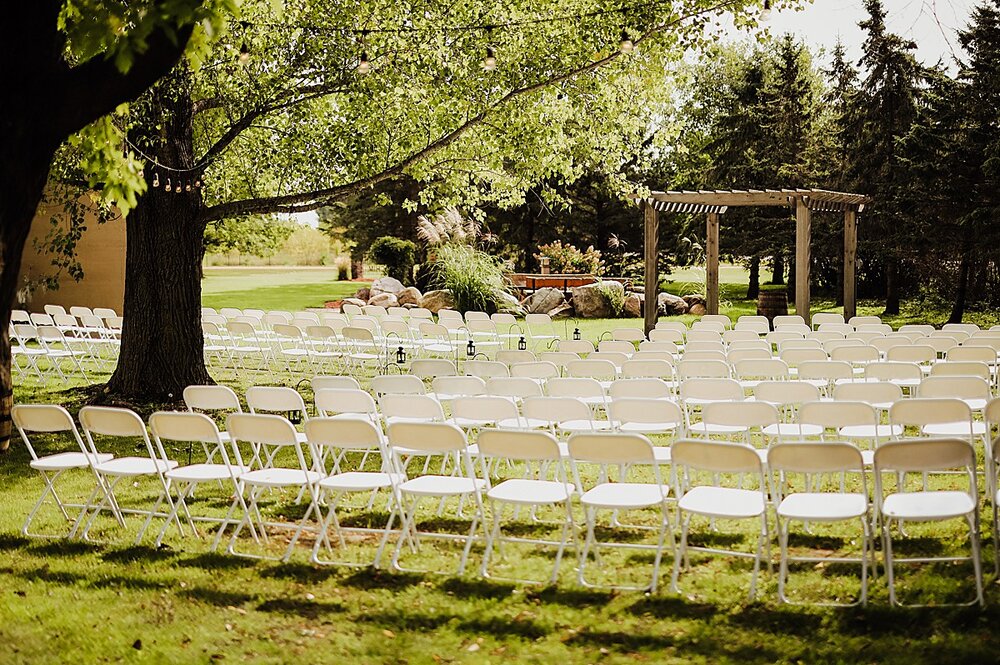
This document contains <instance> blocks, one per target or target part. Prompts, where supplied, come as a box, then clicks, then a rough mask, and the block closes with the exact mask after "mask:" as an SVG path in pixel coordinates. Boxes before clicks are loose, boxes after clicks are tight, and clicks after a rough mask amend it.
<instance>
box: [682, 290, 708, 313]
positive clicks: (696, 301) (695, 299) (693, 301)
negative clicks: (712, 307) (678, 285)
mask: <svg viewBox="0 0 1000 665" xmlns="http://www.w3.org/2000/svg"><path fill="white" fill-rule="evenodd" d="M684 302H686V303H687V304H688V309H690V308H692V307H694V306H695V305H701V306H702V307H705V306H706V305H708V301H707V300H705V296H703V295H701V294H700V293H689V294H687V295H686V296H684ZM691 313H692V314H693V313H694V312H691Z"/></svg>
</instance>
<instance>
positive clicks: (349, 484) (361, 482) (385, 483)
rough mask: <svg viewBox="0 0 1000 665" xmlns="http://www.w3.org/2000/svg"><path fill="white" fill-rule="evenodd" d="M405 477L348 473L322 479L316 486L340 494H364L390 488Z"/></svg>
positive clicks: (358, 472) (366, 472)
mask: <svg viewBox="0 0 1000 665" xmlns="http://www.w3.org/2000/svg"><path fill="white" fill-rule="evenodd" d="M405 480H406V476H404V475H403V474H401V473H379V472H376V471H348V472H347V473H338V474H337V475H335V476H330V477H329V478H324V479H323V480H321V481H319V483H318V484H317V485H318V486H319V487H320V488H322V489H325V490H335V491H341V492H365V491H368V490H375V489H383V488H386V487H392V485H393V483H401V482H403V481H405Z"/></svg>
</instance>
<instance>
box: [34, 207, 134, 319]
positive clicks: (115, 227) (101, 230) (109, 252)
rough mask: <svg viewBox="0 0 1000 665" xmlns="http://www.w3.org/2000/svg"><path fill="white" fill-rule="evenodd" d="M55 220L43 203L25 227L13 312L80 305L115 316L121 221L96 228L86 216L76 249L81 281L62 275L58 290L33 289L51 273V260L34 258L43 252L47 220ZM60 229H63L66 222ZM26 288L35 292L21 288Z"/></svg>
mask: <svg viewBox="0 0 1000 665" xmlns="http://www.w3.org/2000/svg"><path fill="white" fill-rule="evenodd" d="M59 214H60V209H59V207H57V206H53V205H47V204H45V203H43V204H42V205H41V206H40V207H39V209H38V213H37V214H36V215H35V219H34V221H33V222H32V223H31V233H30V234H29V236H28V242H27V244H25V247H24V255H23V257H22V262H21V278H20V286H21V288H20V289H19V292H18V298H19V303H18V304H16V305H15V307H18V308H24V309H28V310H29V311H32V312H37V311H41V309H42V308H43V307H44V306H45V305H62V306H63V307H66V308H67V309H69V308H70V307H71V306H73V305H84V306H86V307H91V308H93V307H111V308H112V309H114V310H115V311H116V312H119V313H120V312H121V311H122V303H123V301H124V297H125V221H124V220H122V219H115V220H112V221H109V222H105V223H104V224H98V223H97V218H96V216H94V215H91V214H88V215H87V216H86V226H87V229H86V230H85V231H84V232H83V234H82V235H81V237H80V241H79V243H78V244H77V256H78V258H79V261H80V264H81V266H82V267H83V274H84V277H83V279H82V280H80V281H79V282H77V281H76V280H74V279H73V278H72V277H70V276H68V275H67V274H65V271H63V273H62V274H61V275H60V278H59V288H58V289H56V290H49V289H46V288H44V287H39V286H37V283H38V281H39V279H40V278H41V277H44V276H45V275H51V274H54V273H55V272H56V269H55V268H54V267H53V266H52V255H51V254H48V253H42V252H40V251H39V248H40V247H44V239H45V237H46V235H47V234H48V233H49V231H50V229H51V228H52V224H51V219H52V217H53V216H57V215H59ZM62 217H65V213H62ZM61 223H63V224H68V221H66V222H61ZM31 285H36V286H35V288H26V287H30V286H31ZM25 296H26V298H24V297H25Z"/></svg>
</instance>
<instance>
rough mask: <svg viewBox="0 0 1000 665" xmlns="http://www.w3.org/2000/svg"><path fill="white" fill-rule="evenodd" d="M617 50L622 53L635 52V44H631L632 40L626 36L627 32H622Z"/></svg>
mask: <svg viewBox="0 0 1000 665" xmlns="http://www.w3.org/2000/svg"><path fill="white" fill-rule="evenodd" d="M618 50H619V51H621V52H622V53H631V52H632V51H634V50H635V44H634V43H633V42H632V38H631V37H629V36H628V31H627V30H624V29H623V30H622V41H621V43H620V44H619V45H618Z"/></svg>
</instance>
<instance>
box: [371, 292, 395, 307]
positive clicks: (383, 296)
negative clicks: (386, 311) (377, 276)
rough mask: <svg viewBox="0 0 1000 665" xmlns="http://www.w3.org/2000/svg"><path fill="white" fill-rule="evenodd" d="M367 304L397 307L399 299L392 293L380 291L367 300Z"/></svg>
mask: <svg viewBox="0 0 1000 665" xmlns="http://www.w3.org/2000/svg"><path fill="white" fill-rule="evenodd" d="M368 304H369V305H377V306H379V307H397V306H398V305H399V299H398V298H397V297H396V296H395V294H392V293H380V294H378V295H375V296H372V297H371V300H369V301H368Z"/></svg>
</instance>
